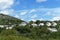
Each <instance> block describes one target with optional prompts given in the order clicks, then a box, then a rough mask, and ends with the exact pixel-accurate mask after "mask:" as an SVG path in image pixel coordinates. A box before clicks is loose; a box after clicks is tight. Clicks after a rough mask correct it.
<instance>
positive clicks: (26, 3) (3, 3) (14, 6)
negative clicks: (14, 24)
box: [0, 0, 60, 21]
mask: <svg viewBox="0 0 60 40" xmlns="http://www.w3.org/2000/svg"><path fill="white" fill-rule="evenodd" d="M0 13H3V14H6V15H10V16H13V17H16V18H19V19H22V20H25V21H30V20H33V21H35V20H60V0H0Z"/></svg>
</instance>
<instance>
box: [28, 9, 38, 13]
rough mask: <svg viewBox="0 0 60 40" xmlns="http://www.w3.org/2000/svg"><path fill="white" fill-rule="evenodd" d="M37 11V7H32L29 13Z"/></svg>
mask: <svg viewBox="0 0 60 40" xmlns="http://www.w3.org/2000/svg"><path fill="white" fill-rule="evenodd" d="M36 11H37V10H36V9H32V10H30V11H29V13H32V12H36Z"/></svg>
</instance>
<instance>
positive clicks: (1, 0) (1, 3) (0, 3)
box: [0, 0, 14, 10]
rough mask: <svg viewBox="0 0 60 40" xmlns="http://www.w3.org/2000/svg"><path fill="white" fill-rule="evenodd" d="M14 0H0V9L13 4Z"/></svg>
mask: <svg viewBox="0 0 60 40" xmlns="http://www.w3.org/2000/svg"><path fill="white" fill-rule="evenodd" d="M13 3H14V0H0V10H4V9H6V8H9V7H11V6H12V5H13Z"/></svg>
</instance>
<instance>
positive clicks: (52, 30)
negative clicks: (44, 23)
mask: <svg viewBox="0 0 60 40" xmlns="http://www.w3.org/2000/svg"><path fill="white" fill-rule="evenodd" d="M47 29H48V30H50V31H51V32H57V31H58V30H57V29H56V28H47Z"/></svg>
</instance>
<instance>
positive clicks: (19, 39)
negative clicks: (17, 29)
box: [0, 35, 32, 40]
mask: <svg viewBox="0 0 60 40" xmlns="http://www.w3.org/2000/svg"><path fill="white" fill-rule="evenodd" d="M0 40H32V39H30V38H27V37H23V36H11V35H8V36H0Z"/></svg>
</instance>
